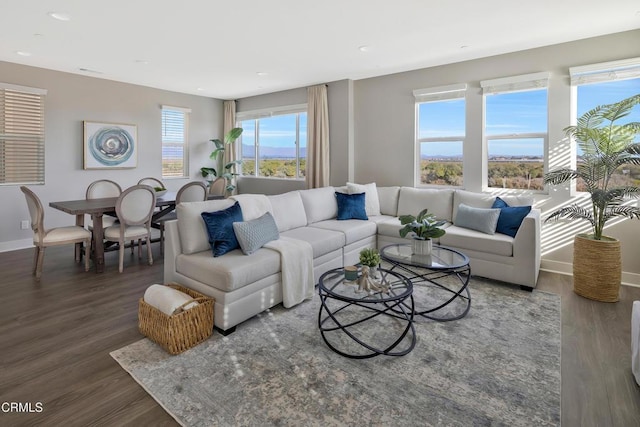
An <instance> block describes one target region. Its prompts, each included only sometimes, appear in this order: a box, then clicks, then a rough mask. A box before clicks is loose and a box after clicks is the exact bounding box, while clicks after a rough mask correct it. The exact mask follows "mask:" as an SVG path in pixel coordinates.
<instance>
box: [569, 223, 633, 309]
mask: <svg viewBox="0 0 640 427" xmlns="http://www.w3.org/2000/svg"><path fill="white" fill-rule="evenodd" d="M621 281H622V263H621V255H620V241H619V240H616V239H612V238H610V237H605V236H603V240H593V239H589V238H587V237H584V236H583V235H577V236H576V237H575V239H574V242H573V291H574V292H575V293H576V294H578V295H580V296H583V297H585V298H589V299H592V300H596V301H602V302H616V301H618V299H619V298H618V294H619V292H620V282H621Z"/></svg>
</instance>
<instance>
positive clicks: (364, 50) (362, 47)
mask: <svg viewBox="0 0 640 427" xmlns="http://www.w3.org/2000/svg"><path fill="white" fill-rule="evenodd" d="M370 49H371V48H370V47H369V46H366V45H365V46H360V47H359V48H358V50H359V51H360V52H369V50H370Z"/></svg>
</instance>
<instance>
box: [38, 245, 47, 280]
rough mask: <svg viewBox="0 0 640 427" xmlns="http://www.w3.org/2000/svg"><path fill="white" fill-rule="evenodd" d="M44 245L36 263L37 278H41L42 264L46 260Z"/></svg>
mask: <svg viewBox="0 0 640 427" xmlns="http://www.w3.org/2000/svg"><path fill="white" fill-rule="evenodd" d="M44 249H45V248H44V246H43V247H41V248H40V250H39V251H38V262H37V264H36V279H37V280H40V277H42V264H43V262H44Z"/></svg>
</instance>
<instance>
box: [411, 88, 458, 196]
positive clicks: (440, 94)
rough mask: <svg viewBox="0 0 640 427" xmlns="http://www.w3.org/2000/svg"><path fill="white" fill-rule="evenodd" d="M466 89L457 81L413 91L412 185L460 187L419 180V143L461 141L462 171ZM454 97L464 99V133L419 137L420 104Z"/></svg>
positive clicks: (420, 161)
mask: <svg viewBox="0 0 640 427" xmlns="http://www.w3.org/2000/svg"><path fill="white" fill-rule="evenodd" d="M466 91H467V84H466V83H458V84H452V85H446V86H437V87H431V88H424V89H416V90H414V91H413V96H414V98H415V140H416V143H415V152H414V162H413V167H414V173H413V185H414V187H436V188H442V187H452V188H456V187H462V186H451V185H444V184H443V185H440V184H423V183H422V182H421V172H422V170H421V165H422V159H421V157H420V156H421V154H422V153H421V147H420V146H421V144H422V143H429V142H459V141H461V142H462V166H463V171H464V146H465V138H466V134H467V132H466V102H467V100H466ZM454 99H464V100H465V133H464V135H461V136H458V135H456V136H443V137H428V138H420V105H421V104H425V103H427V102H440V101H451V100H454ZM462 181H463V183H464V173H463V175H462Z"/></svg>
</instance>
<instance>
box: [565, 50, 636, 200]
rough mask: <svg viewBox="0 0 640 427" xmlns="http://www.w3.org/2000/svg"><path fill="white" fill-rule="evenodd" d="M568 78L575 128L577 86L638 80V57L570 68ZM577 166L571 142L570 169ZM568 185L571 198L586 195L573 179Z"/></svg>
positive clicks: (576, 158) (576, 152) (574, 143)
mask: <svg viewBox="0 0 640 427" xmlns="http://www.w3.org/2000/svg"><path fill="white" fill-rule="evenodd" d="M569 77H570V80H571V125H572V126H575V125H576V124H577V123H578V86H583V85H588V84H596V83H609V82H613V81H618V80H631V79H638V78H640V57H637V58H628V59H621V60H618V61H609V62H600V63H597V64H589V65H581V66H577V67H570V68H569ZM594 107H595V105H594ZM577 166H578V148H577V145H576V142H575V141H574V140H572V141H571V168H572V169H575V168H576V167H577ZM569 184H570V186H569V191H570V194H571V195H572V196H573V195H577V194H585V193H586V192H584V191H578V190H577V188H576V180H575V179H572V180H571V182H570V183H569Z"/></svg>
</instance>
